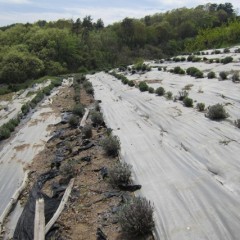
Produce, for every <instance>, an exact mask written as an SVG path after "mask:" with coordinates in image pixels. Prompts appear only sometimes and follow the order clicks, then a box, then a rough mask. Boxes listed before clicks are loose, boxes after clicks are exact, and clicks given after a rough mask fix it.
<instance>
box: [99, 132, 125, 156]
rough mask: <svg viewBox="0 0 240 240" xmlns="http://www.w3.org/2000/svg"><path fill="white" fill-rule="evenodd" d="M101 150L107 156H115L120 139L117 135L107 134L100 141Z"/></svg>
mask: <svg viewBox="0 0 240 240" xmlns="http://www.w3.org/2000/svg"><path fill="white" fill-rule="evenodd" d="M100 144H101V146H102V148H103V150H104V151H105V153H106V154H107V155H108V156H113V157H116V156H118V152H119V150H120V141H119V140H118V138H117V136H111V135H110V136H107V137H105V138H104V139H103V140H102V141H101V142H100Z"/></svg>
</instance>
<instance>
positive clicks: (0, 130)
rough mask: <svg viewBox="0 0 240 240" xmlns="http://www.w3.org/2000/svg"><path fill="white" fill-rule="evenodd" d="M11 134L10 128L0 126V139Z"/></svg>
mask: <svg viewBox="0 0 240 240" xmlns="http://www.w3.org/2000/svg"><path fill="white" fill-rule="evenodd" d="M10 135H11V132H10V130H9V129H8V128H5V127H3V126H2V127H0V141H1V140H4V139H7V138H9V137H10Z"/></svg>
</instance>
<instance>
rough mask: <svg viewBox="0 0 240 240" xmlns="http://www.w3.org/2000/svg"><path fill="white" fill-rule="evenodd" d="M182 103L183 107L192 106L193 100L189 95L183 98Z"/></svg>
mask: <svg viewBox="0 0 240 240" xmlns="http://www.w3.org/2000/svg"><path fill="white" fill-rule="evenodd" d="M183 104H184V106H185V107H193V100H192V99H191V98H189V97H185V98H184V99H183Z"/></svg>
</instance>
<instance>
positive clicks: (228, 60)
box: [221, 57, 233, 64]
mask: <svg viewBox="0 0 240 240" xmlns="http://www.w3.org/2000/svg"><path fill="white" fill-rule="evenodd" d="M232 61H233V58H232V57H225V58H223V59H222V60H221V63H223V64H228V63H230V62H232Z"/></svg>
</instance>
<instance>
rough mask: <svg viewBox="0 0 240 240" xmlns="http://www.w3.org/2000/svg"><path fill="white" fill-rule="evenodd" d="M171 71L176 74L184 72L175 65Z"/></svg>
mask: <svg viewBox="0 0 240 240" xmlns="http://www.w3.org/2000/svg"><path fill="white" fill-rule="evenodd" d="M173 72H174V73H176V74H185V71H184V70H183V69H182V68H180V67H175V68H174V69H173Z"/></svg>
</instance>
